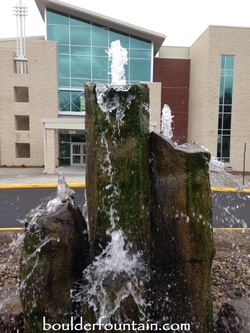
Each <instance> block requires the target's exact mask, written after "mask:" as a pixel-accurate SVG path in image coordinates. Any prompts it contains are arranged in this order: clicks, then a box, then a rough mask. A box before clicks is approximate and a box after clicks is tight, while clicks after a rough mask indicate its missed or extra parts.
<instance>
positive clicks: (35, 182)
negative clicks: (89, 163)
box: [0, 166, 86, 189]
mask: <svg viewBox="0 0 250 333" xmlns="http://www.w3.org/2000/svg"><path fill="white" fill-rule="evenodd" d="M59 172H63V174H64V176H65V180H66V182H67V183H68V185H69V186H75V187H82V186H85V173H86V169H85V166H81V167H71V166H64V167H62V166H61V167H58V168H56V174H55V175H47V174H45V173H44V169H43V168H28V167H27V168H0V189H1V188H21V187H23V188H25V187H54V186H55V187H56V186H57V183H58V173H59Z"/></svg>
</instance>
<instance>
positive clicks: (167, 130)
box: [161, 104, 173, 140]
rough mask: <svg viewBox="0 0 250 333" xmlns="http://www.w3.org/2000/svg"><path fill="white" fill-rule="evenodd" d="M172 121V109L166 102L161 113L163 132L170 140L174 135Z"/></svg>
mask: <svg viewBox="0 0 250 333" xmlns="http://www.w3.org/2000/svg"><path fill="white" fill-rule="evenodd" d="M172 122H173V116H172V113H171V109H170V107H169V106H168V105H167V104H164V106H163V109H162V114H161V133H162V134H163V135H164V136H165V138H166V139H169V140H171V139H172V137H173V131H172Z"/></svg>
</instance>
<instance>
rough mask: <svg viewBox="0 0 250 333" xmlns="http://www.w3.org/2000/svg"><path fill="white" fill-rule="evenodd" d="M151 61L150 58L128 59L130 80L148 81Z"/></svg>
mask: <svg viewBox="0 0 250 333" xmlns="http://www.w3.org/2000/svg"><path fill="white" fill-rule="evenodd" d="M150 71H151V62H150V60H137V59H130V80H131V81H136V82H140V81H150Z"/></svg>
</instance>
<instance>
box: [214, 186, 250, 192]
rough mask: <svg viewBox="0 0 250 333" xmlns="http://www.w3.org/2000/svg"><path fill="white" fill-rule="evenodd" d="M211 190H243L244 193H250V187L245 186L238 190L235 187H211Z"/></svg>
mask: <svg viewBox="0 0 250 333" xmlns="http://www.w3.org/2000/svg"><path fill="white" fill-rule="evenodd" d="M211 191H213V192H239V193H241V192H243V193H250V189H247V188H243V189H242V190H240V191H238V190H237V189H236V188H234V187H211Z"/></svg>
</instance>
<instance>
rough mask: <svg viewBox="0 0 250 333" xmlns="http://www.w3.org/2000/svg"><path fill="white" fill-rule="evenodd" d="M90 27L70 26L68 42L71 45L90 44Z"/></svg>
mask: <svg viewBox="0 0 250 333" xmlns="http://www.w3.org/2000/svg"><path fill="white" fill-rule="evenodd" d="M90 32H91V28H90V27H86V28H82V27H71V28H70V43H71V44H72V45H91V34H90Z"/></svg>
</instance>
